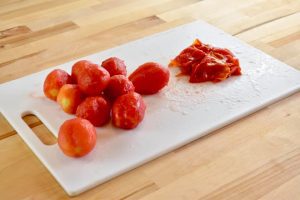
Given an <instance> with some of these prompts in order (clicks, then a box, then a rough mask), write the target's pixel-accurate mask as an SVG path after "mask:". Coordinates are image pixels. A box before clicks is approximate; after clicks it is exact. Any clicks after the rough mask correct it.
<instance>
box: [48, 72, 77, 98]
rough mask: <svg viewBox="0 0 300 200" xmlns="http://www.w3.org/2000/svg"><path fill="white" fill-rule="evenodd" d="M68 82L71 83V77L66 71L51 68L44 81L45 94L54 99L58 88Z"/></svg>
mask: <svg viewBox="0 0 300 200" xmlns="http://www.w3.org/2000/svg"><path fill="white" fill-rule="evenodd" d="M68 83H72V78H71V76H70V75H69V74H68V73H67V72H65V71H64V70H61V69H55V70H53V71H52V72H50V73H49V74H48V75H47V77H46V79H45V81H44V94H45V96H46V97H48V98H49V99H52V100H54V101H56V98H57V95H58V92H59V90H60V88H61V87H62V86H63V85H65V84H68Z"/></svg>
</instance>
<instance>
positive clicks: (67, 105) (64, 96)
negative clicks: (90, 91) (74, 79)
mask: <svg viewBox="0 0 300 200" xmlns="http://www.w3.org/2000/svg"><path fill="white" fill-rule="evenodd" d="M83 100H84V95H83V93H82V92H81V91H80V89H79V87H78V85H73V84H65V85H64V86H62V87H61V88H60V90H59V93H58V95H57V103H58V104H59V105H60V106H61V108H62V109H63V110H64V111H65V112H66V113H69V114H74V113H75V112H76V109H77V106H78V105H79V104H80V103H81V102H82V101H83Z"/></svg>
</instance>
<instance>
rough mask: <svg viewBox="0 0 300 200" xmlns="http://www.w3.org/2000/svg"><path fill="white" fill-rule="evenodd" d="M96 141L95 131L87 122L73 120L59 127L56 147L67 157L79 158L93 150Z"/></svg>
mask: <svg viewBox="0 0 300 200" xmlns="http://www.w3.org/2000/svg"><path fill="white" fill-rule="evenodd" d="M96 139H97V135H96V129H95V127H94V126H93V125H92V124H91V123H90V122H89V121H88V120H85V119H81V118H74V119H70V120H67V121H65V122H64V123H63V124H62V125H61V127H60V129H59V133H58V146H59V147H60V149H61V150H62V151H63V153H64V154H65V155H67V156H70V157H81V156H84V155H86V154H88V153H89V152H90V151H92V150H93V148H94V147H95V145H96Z"/></svg>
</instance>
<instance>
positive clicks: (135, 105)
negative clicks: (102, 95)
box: [112, 92, 146, 129]
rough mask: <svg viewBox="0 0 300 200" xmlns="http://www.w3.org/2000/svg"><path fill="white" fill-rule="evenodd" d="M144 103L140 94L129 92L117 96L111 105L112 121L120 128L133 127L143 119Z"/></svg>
mask: <svg viewBox="0 0 300 200" xmlns="http://www.w3.org/2000/svg"><path fill="white" fill-rule="evenodd" d="M145 111H146V104H145V102H144V100H143V98H142V96H141V95H140V94H138V93H136V92H131V93H128V94H124V95H122V96H119V97H118V98H117V99H116V100H115V102H114V104H113V107H112V123H113V125H114V126H116V127H118V128H122V129H133V128H135V127H137V126H138V124H139V123H140V122H141V121H142V120H143V119H144V115H145Z"/></svg>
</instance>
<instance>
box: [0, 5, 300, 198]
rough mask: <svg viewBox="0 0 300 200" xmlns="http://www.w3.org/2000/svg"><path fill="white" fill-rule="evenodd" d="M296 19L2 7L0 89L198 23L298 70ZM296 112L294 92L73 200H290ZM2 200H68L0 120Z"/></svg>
mask: <svg viewBox="0 0 300 200" xmlns="http://www.w3.org/2000/svg"><path fill="white" fill-rule="evenodd" d="M299 11H300V1H290V0H270V1H269V0H253V1H240V0H228V1H226V3H225V4H224V1H223V0H202V1H196V0H163V1H159V0H155V1H146V0H142V1H138V0H76V1H61V2H58V1H50V0H47V1H44V2H41V1H38V0H30V1H19V0H9V1H8V0H3V1H1V2H0V30H1V31H0V42H2V47H1V45H0V83H3V82H6V81H9V80H13V79H15V78H18V77H21V76H24V75H27V74H31V73H33V72H36V71H40V70H42V69H45V68H48V67H51V66H53V65H57V64H60V63H63V62H66V61H68V60H71V59H75V58H78V57H81V56H84V55H88V54H91V53H94V52H97V51H101V50H104V49H107V48H110V47H113V46H116V45H119V44H123V43H126V42H128V41H130V40H134V39H137V38H141V37H143V36H146V35H150V34H152V33H156V32H159V31H163V30H166V29H168V28H171V27H175V26H177V25H180V24H184V23H187V22H189V21H192V20H195V19H204V20H206V21H208V22H210V23H212V24H213V25H215V26H217V27H220V28H222V29H223V30H225V31H226V32H229V33H231V34H234V35H236V36H237V37H239V38H240V39H241V40H243V41H246V42H248V43H250V44H251V45H253V46H255V47H257V48H259V49H261V50H263V51H265V52H267V53H269V54H271V55H273V56H274V57H276V58H278V59H280V60H282V61H284V62H285V63H287V64H290V65H292V66H293V67H295V68H297V69H300V49H299V48H300V43H299V25H300V24H299V20H298V19H299V14H300V12H299ZM45 16H47V17H45ZM53 27H54V28H53ZM120 35H126V37H119V36H120ZM24 36H25V37H24ZM4 43H5V44H4ZM61 44H64V45H61ZM20 66H25V67H20ZM299 104H300V94H299V93H298V94H295V95H293V96H291V97H289V98H287V99H285V100H282V101H280V102H278V103H276V104H273V105H271V106H269V107H267V108H265V109H263V110H261V111H259V112H257V113H255V114H253V115H251V116H248V117H246V118H244V119H242V120H239V121H238V122H236V123H234V124H232V125H229V126H227V127H225V128H223V129H221V130H219V131H216V132H214V133H212V134H211V135H209V136H206V137H204V138H203V139H200V140H196V141H194V142H192V143H190V144H188V145H186V146H184V147H182V148H180V149H178V150H176V151H173V152H171V153H169V154H167V155H164V156H162V157H160V158H158V159H156V160H154V161H152V162H150V163H147V164H145V165H143V166H141V167H139V168H137V169H135V170H133V171H131V172H129V173H126V174H124V175H122V176H120V177H117V178H115V179H113V180H111V181H109V182H107V183H105V184H103V185H101V186H98V187H96V188H95V189H93V190H91V191H88V192H86V193H84V194H82V195H80V196H78V197H75V198H74V199H155V200H156V199H189V200H190V199H191V200H192V199H202V198H203V199H226V198H227V199H241V198H242V199H258V198H259V199H263V200H269V199H270V200H271V199H272V200H273V199H297V198H298V197H299V195H300V194H299V187H300V181H299V180H300V175H299V173H300V172H299V169H300V163H299V160H300V158H299V155H300V150H299V147H300V137H299V130H300V126H299V121H300V107H299ZM25 120H26V121H27V123H28V124H29V126H30V127H33V128H34V130H37V131H41V132H44V131H45V130H44V128H45V127H44V126H43V125H42V124H41V122H39V120H37V119H35V118H32V117H28V118H26V119H25ZM0 199H68V197H67V195H66V194H65V193H64V191H63V190H62V189H61V187H60V186H59V185H58V183H57V182H56V181H55V180H54V178H53V177H52V176H51V174H50V173H49V172H48V171H47V170H46V169H45V168H44V167H43V165H42V164H41V163H40V161H39V160H38V159H37V158H36V157H35V156H34V154H33V153H32V152H31V150H30V149H29V148H28V147H27V146H26V145H25V144H24V142H23V141H22V140H21V138H20V137H19V136H18V135H16V134H15V131H14V130H13V129H12V127H11V126H10V125H9V123H8V122H7V121H6V120H5V118H4V117H3V116H2V115H0Z"/></svg>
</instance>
